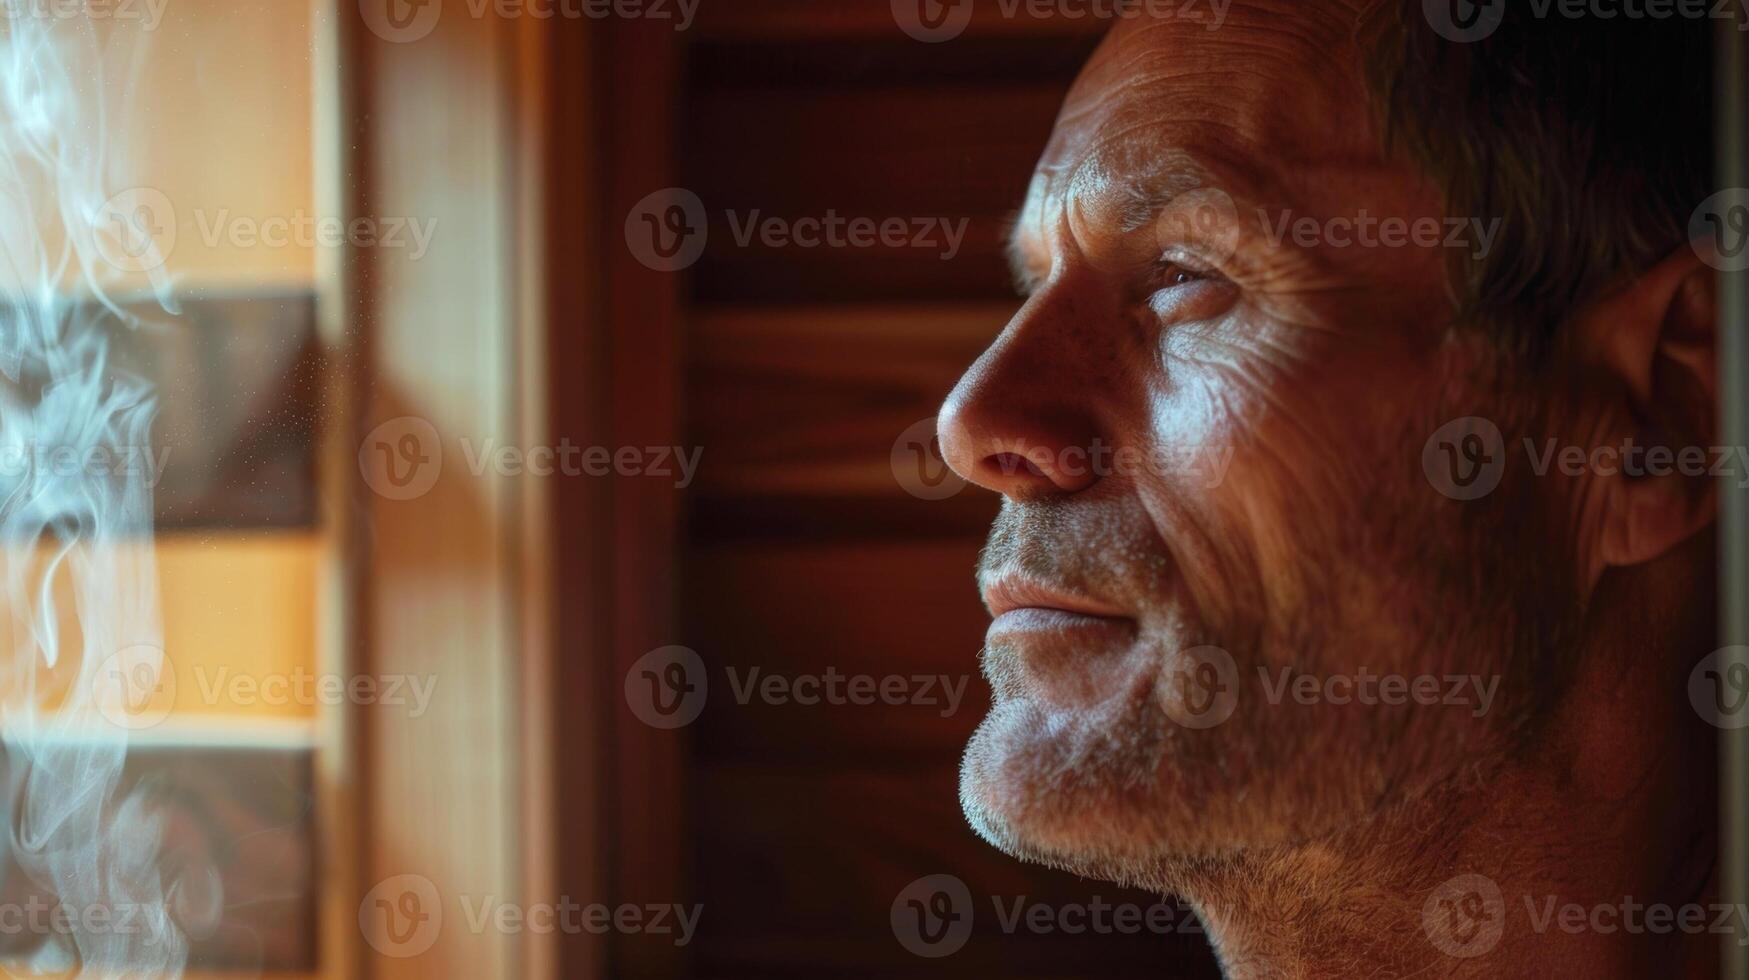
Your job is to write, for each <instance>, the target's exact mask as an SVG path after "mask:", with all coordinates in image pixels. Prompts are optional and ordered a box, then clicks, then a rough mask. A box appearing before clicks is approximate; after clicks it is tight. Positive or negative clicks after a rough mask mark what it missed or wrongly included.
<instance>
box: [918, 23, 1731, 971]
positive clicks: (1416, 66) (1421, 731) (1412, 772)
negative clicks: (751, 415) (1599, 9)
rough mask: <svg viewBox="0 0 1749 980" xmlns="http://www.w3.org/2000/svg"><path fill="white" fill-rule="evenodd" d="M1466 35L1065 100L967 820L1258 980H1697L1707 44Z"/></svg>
mask: <svg viewBox="0 0 1749 980" xmlns="http://www.w3.org/2000/svg"><path fill="white" fill-rule="evenodd" d="M1434 6H1439V5H1438V4H1432V5H1429V4H1423V3H1422V2H1420V0H1404V2H1401V3H1399V2H1397V0H1385V2H1382V3H1341V2H1319V3H1303V2H1299V3H1296V2H1286V0H1282V2H1243V0H1240V2H1235V3H1234V4H1233V5H1232V8H1231V9H1230V11H1229V12H1228V13H1227V16H1226V19H1225V22H1224V24H1223V25H1222V26H1221V28H1220V29H1219V30H1213V31H1211V30H1207V29H1206V27H1205V25H1203V24H1200V23H1198V22H1196V21H1195V20H1193V19H1188V18H1173V17H1142V18H1137V19H1133V20H1125V21H1120V22H1119V23H1118V24H1117V25H1116V26H1115V27H1114V29H1113V32H1112V33H1111V34H1110V36H1109V37H1108V38H1107V39H1106V41H1105V42H1104V44H1103V46H1102V47H1101V48H1100V50H1099V51H1098V52H1097V54H1096V55H1095V56H1094V58H1093V59H1092V61H1091V62H1090V63H1089V64H1088V66H1087V67H1086V69H1085V71H1084V73H1083V75H1082V77H1081V79H1080V80H1079V82H1078V83H1077V84H1076V86H1075V88H1074V90H1073V91H1072V93H1071V94H1070V96H1069V98H1068V100H1067V103H1066V105H1065V106H1064V107H1063V110H1062V113H1061V115H1060V117H1059V121H1058V125H1057V129H1056V132H1055V134H1054V135H1053V137H1052V139H1051V142H1050V144H1049V146H1048V147H1047V149H1046V150H1045V152H1044V155H1043V158H1042V160H1041V162H1040V163H1039V166H1038V169H1037V171H1036V173H1035V176H1034V180H1033V184H1032V188H1031V191H1030V193H1029V195H1028V197H1027V199H1026V201H1025V204H1024V206H1023V208H1022V210H1021V212H1020V214H1019V216H1018V218H1017V221H1016V226H1015V229H1014V233H1013V247H1012V251H1013V255H1014V260H1015V266H1016V275H1017V277H1018V279H1019V280H1020V283H1021V286H1022V291H1023V293H1024V295H1025V297H1026V298H1025V303H1024V306H1023V307H1022V308H1021V309H1020V311H1019V312H1018V313H1017V315H1016V316H1015V317H1014V319H1013V320H1012V322H1011V323H1010V324H1009V326H1008V327H1007V328H1006V329H1005V330H1004V331H1003V333H1002V334H1001V335H1000V337H998V338H997V339H996V340H995V341H994V343H993V344H992V345H991V347H990V348H989V349H988V350H987V351H986V352H985V353H984V355H983V356H982V357H981V358H980V359H979V360H978V361H977V362H976V363H975V364H974V365H973V366H972V367H971V368H970V369H969V370H968V372H967V373H966V375H965V377H964V378H963V379H962V380H961V382H960V384H959V386H958V387H957V388H956V389H955V391H954V392H953V394H952V395H951V397H950V398H949V400H948V402H947V404H946V406H945V408H944V409H943V412H942V416H941V420H940V437H941V445H942V451H943V454H944V456H945V458H946V459H947V460H948V462H949V463H950V464H951V465H952V466H953V467H954V469H955V470H956V471H957V472H958V473H959V474H960V475H961V476H963V477H965V478H966V479H968V480H971V481H973V482H975V483H978V484H981V485H982V486H984V487H986V488H988V489H990V490H994V491H996V492H998V493H1000V494H1001V495H1002V496H1003V507H1002V511H1001V515H1000V517H999V518H998V521H997V524H996V527H995V528H994V530H993V533H992V535H991V538H990V542H989V545H988V547H987V548H986V551H985V555H984V559H983V562H982V567H981V568H980V570H979V585H980V587H981V589H982V592H983V596H984V599H985V602H986V604H987V605H988V606H989V609H990V612H991V614H992V617H993V622H992V624H991V627H990V631H989V634H988V636H987V641H986V647H985V650H984V653H983V665H984V669H985V673H986V675H987V676H988V678H989V680H990V683H991V686H992V688H993V690H994V694H995V700H994V704H993V706H992V708H991V711H990V713H989V715H988V717H987V718H986V719H985V720H984V722H983V723H982V725H981V727H980V729H979V731H978V733H977V735H976V736H975V738H974V739H973V741H972V743H971V745H970V746H969V747H968V749H967V752H966V756H965V760H964V764H963V770H962V779H961V798H962V803H963V805H964V809H965V812H966V814H967V816H968V817H969V819H970V820H971V822H972V824H973V826H974V827H975V828H976V829H977V830H978V831H979V833H980V834H982V835H983V836H984V837H985V838H986V839H988V840H989V841H991V842H992V843H994V844H995V845H997V846H998V847H1000V848H1002V849H1004V850H1006V851H1008V852H1009V853H1011V854H1014V855H1016V856H1018V857H1021V858H1024V859H1028V860H1033V861H1038V862H1043V863H1046V864H1050V865H1053V866H1057V867H1061V868H1066V869H1070V870H1073V871H1076V872H1078V873H1082V874H1086V875H1091V876H1096V877H1099V878H1104V879H1110V880H1115V881H1119V882H1124V883H1129V884H1138V885H1143V886H1147V887H1151V888H1154V889H1157V890H1159V891H1162V892H1171V893H1174V894H1178V895H1182V896H1184V897H1185V898H1186V899H1188V900H1189V901H1190V902H1191V903H1192V904H1193V905H1194V906H1195V908H1196V909H1197V911H1198V913H1199V915H1200V916H1201V917H1202V919H1203V921H1204V922H1205V924H1206V926H1207V929H1208V932H1209V935H1210V937H1211V939H1212V940H1213V942H1214V944H1215V947H1216V951H1217V953H1218V954H1219V956H1220V958H1221V960H1222V963H1223V966H1224V968H1225V969H1226V971H1227V973H1228V975H1229V976H1234V977H1314V976H1358V975H1376V976H1640V975H1647V974H1648V971H1651V970H1653V969H1655V968H1656V969H1659V970H1660V971H1661V972H1663V973H1671V972H1676V973H1678V974H1681V973H1683V972H1684V971H1686V972H1687V973H1690V974H1693V975H1700V974H1702V973H1706V972H1709V971H1710V970H1712V969H1713V966H1712V964H1713V963H1714V962H1715V961H1714V959H1713V957H1714V953H1713V948H1714V946H1715V945H1716V943H1717V941H1718V938H1719V937H1718V935H1717V933H1716V932H1713V931H1710V930H1709V928H1694V927H1691V926H1689V925H1683V924H1682V923H1681V922H1680V921H1679V919H1680V917H1681V916H1682V915H1683V914H1684V910H1689V909H1692V908H1695V907H1699V908H1701V909H1710V908H1711V905H1709V903H1710V902H1712V900H1713V896H1712V890H1713V884H1712V881H1713V877H1714V870H1715V869H1714V859H1715V850H1716V848H1715V843H1714V820H1715V812H1714V805H1713V800H1714V795H1713V794H1714V789H1713V780H1714V769H1713V749H1712V744H1713V739H1714V737H1715V735H1716V729H1714V728H1713V727H1711V726H1709V725H1708V723H1707V719H1706V718H1704V717H1703V716H1702V714H1701V713H1700V712H1698V711H1697V710H1696V708H1695V707H1694V705H1693V703H1692V702H1691V699H1690V693H1689V679H1690V676H1691V671H1693V670H1695V668H1696V665H1697V663H1699V662H1700V661H1701V660H1702V659H1703V658H1705V657H1706V656H1707V655H1708V653H1709V651H1711V650H1712V649H1713V648H1714V646H1715V642H1714V636H1715V634H1714V602H1713V600H1712V598H1711V597H1712V595H1713V590H1714V581H1715V578H1714V546H1713V543H1712V540H1711V533H1710V530H1711V527H1712V523H1713V518H1714V508H1715V491H1714V483H1713V478H1712V477H1711V475H1710V472H1707V471H1703V472H1696V471H1695V470H1694V469H1693V468H1691V467H1684V466H1679V465H1675V463H1674V461H1675V460H1680V459H1683V458H1686V457H1685V456H1684V451H1685V450H1694V451H1702V452H1704V451H1708V450H1709V449H1710V447H1713V446H1714V445H1715V443H1716V434H1715V432H1714V404H1715V395H1714V374H1715V360H1714V359H1715V343H1714V327H1713V322H1714V308H1713V277H1714V273H1715V270H1714V268H1713V266H1712V265H1710V264H1709V262H1708V259H1707V256H1706V255H1705V254H1704V253H1703V251H1701V250H1699V249H1697V247H1695V246H1694V245H1693V244H1691V219H1692V218H1693V216H1694V214H1695V211H1696V207H1697V205H1699V204H1700V203H1701V202H1702V201H1704V200H1705V199H1707V198H1708V196H1709V195H1711V194H1712V193H1713V191H1714V190H1715V188H1713V187H1711V186H1710V184H1711V179H1710V169H1711V165H1712V156H1711V145H1710V138H1709V132H1710V120H1711V108H1710V101H1709V98H1708V89H1709V82H1710V76H1709V69H1708V50H1709V48H1708V44H1709V37H1710V27H1711V25H1710V24H1709V22H1708V21H1707V20H1705V19H1704V18H1701V19H1693V18H1689V19H1683V18H1675V19H1666V20H1657V21H1645V22H1636V23H1632V24H1628V23H1624V22H1619V21H1599V20H1596V19H1587V18H1578V19H1573V18H1563V17H1561V16H1560V15H1559V14H1558V13H1547V12H1545V13H1538V12H1537V11H1535V10H1533V9H1532V8H1531V7H1530V6H1522V7H1521V6H1517V5H1515V6H1512V7H1511V8H1510V9H1507V10H1506V12H1505V13H1504V14H1503V15H1495V14H1491V16H1495V21H1494V22H1493V23H1490V24H1486V25H1483V24H1480V23H1479V22H1472V23H1470V24H1469V25H1468V26H1467V27H1466V26H1465V25H1464V24H1463V23H1459V22H1457V21H1451V22H1445V23H1440V22H1439V18H1437V17H1432V16H1431V15H1430V8H1431V7H1434ZM1459 6H1466V5H1459ZM1477 9H1480V8H1477ZM1487 9H1488V10H1489V11H1496V10H1500V9H1502V8H1500V7H1495V6H1490V7H1489V8H1487ZM1457 12H1459V13H1461V12H1462V11H1457ZM1474 12H1475V11H1474V10H1471V11H1470V13H1474ZM1454 25H1455V27H1454ZM1482 27H1486V28H1487V30H1486V31H1485V34H1486V36H1484V37H1475V38H1471V37H1465V36H1463V32H1464V31H1466V30H1468V31H1470V32H1471V33H1476V32H1477V31H1478V30H1479V29H1480V28H1482ZM1454 34H1456V35H1457V37H1456V38H1455V39H1454ZM1666 458H1668V459H1669V460H1671V461H1672V462H1671V463H1670V464H1668V465H1662V466H1660V465H1655V460H1662V459H1666ZM1654 908H1655V909H1662V910H1663V911H1664V912H1665V913H1668V915H1667V916H1666V917H1667V918H1670V919H1671V921H1669V922H1668V923H1667V924H1666V925H1665V926H1664V927H1662V928H1660V927H1658V926H1657V925H1656V924H1655V922H1653V921H1652V920H1651V919H1649V917H1648V913H1647V910H1648V909H1654ZM1571 909H1577V910H1579V911H1578V913H1576V914H1571V913H1570V912H1569V910H1571ZM1707 918H1708V920H1709V921H1708V923H1707V926H1708V927H1710V926H1711V921H1710V919H1711V917H1710V916H1708V917H1707ZM1574 922H1577V923H1579V925H1578V927H1577V928H1570V926H1571V925H1572V924H1573V923H1574ZM1633 923H1638V927H1637V928H1636V927H1635V926H1634V925H1633ZM1672 964H1677V966H1676V967H1675V969H1674V971H1673V970H1672Z"/></svg>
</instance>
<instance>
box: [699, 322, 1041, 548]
mask: <svg viewBox="0 0 1749 980" xmlns="http://www.w3.org/2000/svg"><path fill="white" fill-rule="evenodd" d="M1011 312H1012V306H1005V305H1000V304H997V305H962V306H955V307H900V306H892V307H861V308H857V307H846V308H829V307H822V308H800V309H780V308H754V309H739V310H715V311H706V312H703V313H700V314H696V315H695V316H694V317H693V321H692V325H691V354H690V361H691V363H690V368H689V375H688V381H689V385H690V389H689V391H690V395H689V401H688V432H689V436H688V439H689V444H691V445H694V446H698V447H701V448H702V449H703V450H704V457H703V463H702V465H701V467H700V469H699V483H698V485H697V487H696V488H695V489H694V491H693V492H694V493H695V494H696V495H699V496H701V497H703V498H707V499H708V498H722V497H735V498H751V497H761V496H765V497H770V496H781V497H785V498H791V499H794V498H805V497H813V498H821V497H829V498H834V499H845V498H860V499H862V500H865V501H871V502H879V501H885V502H887V503H889V504H891V505H893V506H897V507H906V506H909V505H915V504H918V503H928V504H935V505H943V504H944V502H943V501H918V500H916V499H914V498H912V497H910V496H908V495H907V494H906V491H905V489H904V485H903V484H901V483H900V482H899V480H898V478H897V477H896V476H895V475H894V471H893V463H892V454H893V448H894V445H895V443H897V442H899V440H900V437H901V436H904V435H906V434H907V432H908V431H910V430H912V429H913V428H914V427H915V426H917V425H918V424H919V423H921V422H924V421H926V420H928V419H930V418H933V417H934V415H935V414H936V411H937V409H938V407H939V406H940V404H941V402H942V400H943V399H944V398H945V397H946V396H947V393H948V392H949V391H950V390H951V389H952V388H953V385H954V383H955V381H956V380H957V379H958V378H959V376H960V374H961V373H962V372H963V371H964V370H965V369H966V367H967V366H969V365H970V364H971V363H972V361H973V360H975V359H976V358H977V356H978V354H979V353H980V352H981V351H982V350H983V349H984V347H985V346H986V345H988V344H989V343H990V341H991V340H993V339H994V338H995V337H996V335H997V334H998V333H999V332H1000V331H1001V329H1002V326H1003V324H1004V323H1006V321H1007V319H1008V317H1009V315H1010V314H1011ZM965 493H966V494H973V495H975V493H976V492H975V491H969V490H968V491H966V492H965ZM949 506H951V504H950V505H949ZM912 509H913V510H915V507H912ZM962 513H963V511H962ZM974 513H977V514H982V513H983V511H982V509H981V508H980V509H978V510H976V511H974Z"/></svg>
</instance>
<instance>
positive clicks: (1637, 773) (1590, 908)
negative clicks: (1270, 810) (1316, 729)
mask: <svg viewBox="0 0 1749 980" xmlns="http://www.w3.org/2000/svg"><path fill="white" fill-rule="evenodd" d="M1622 662H1624V663H1631V662H1632V661H1622ZM1642 672H1644V673H1647V674H1658V675H1660V676H1659V677H1658V678H1652V677H1640V676H1624V674H1623V673H1622V672H1621V671H1616V672H1615V676H1613V677H1612V676H1609V675H1610V671H1609V670H1607V669H1599V666H1598V662H1597V661H1593V662H1592V666H1591V669H1589V670H1585V671H1582V674H1586V675H1588V676H1582V677H1581V678H1580V679H1579V683H1578V684H1577V685H1576V687H1575V689H1574V690H1573V691H1572V694H1573V696H1572V697H1569V698H1567V699H1565V704H1566V705H1567V707H1564V708H1562V709H1560V710H1559V711H1558V712H1557V715H1556V717H1555V720H1554V724H1553V725H1551V726H1549V727H1548V728H1546V729H1544V735H1543V737H1541V738H1539V739H1538V740H1537V748H1536V749H1535V750H1534V751H1531V752H1527V753H1524V754H1522V756H1521V757H1520V758H1516V759H1513V760H1512V761H1511V762H1509V763H1507V764H1506V765H1505V766H1504V767H1503V768H1502V769H1501V770H1500V771H1499V772H1496V773H1492V774H1490V775H1488V776H1487V777H1485V778H1484V777H1482V776H1481V775H1479V774H1478V775H1473V776H1472V777H1471V780H1472V782H1471V784H1470V785H1462V784H1461V781H1460V784H1455V785H1451V786H1448V787H1447V788H1446V789H1445V790H1443V791H1442V792H1441V793H1440V794H1439V797H1440V798H1438V799H1427V800H1423V801H1421V802H1419V803H1418V804H1416V805H1413V806H1409V807H1406V808H1404V809H1402V810H1400V811H1398V812H1394V813H1390V814H1388V815H1382V816H1380V817H1379V818H1378V819H1376V820H1375V821H1374V822H1373V823H1372V824H1371V825H1369V826H1366V827H1363V828H1360V829H1357V830H1356V831H1354V832H1351V833H1347V834H1344V835H1343V836H1342V837H1340V838H1336V839H1331V840H1327V841H1320V842H1316V843H1313V844H1310V845H1305V846H1300V847H1295V848H1292V849H1288V850H1283V851H1280V852H1277V853H1274V854H1272V855H1270V856H1268V857H1257V858H1253V859H1248V860H1243V861H1239V862H1236V863H1234V864H1233V865H1231V866H1229V867H1228V868H1227V869H1226V870H1224V871H1222V872H1219V873H1215V874H1210V875H1208V876H1206V877H1205V878H1203V879H1202V880H1198V881H1193V882H1190V883H1188V886H1187V887H1186V888H1185V889H1184V891H1185V892H1186V897H1187V898H1189V899H1190V901H1191V902H1192V904H1193V905H1195V906H1196V908H1197V910H1198V912H1199V914H1200V915H1201V916H1202V918H1203V922H1204V924H1205V926H1206V928H1207V929H1208V931H1209V934H1210V936H1211V938H1212V939H1213V941H1214V943H1215V947H1216V950H1217V951H1218V952H1219V954H1220V956H1221V960H1222V963H1223V964H1224V966H1225V969H1226V971H1227V975H1228V976H1229V977H1231V978H1235V980H1249V978H1254V977H1256V978H1262V977H1268V978H1297V977H1305V978H1313V977H1336V976H1341V977H1347V976H1354V975H1362V974H1365V975H1381V976H1383V975H1396V976H1429V977H1432V976H1439V977H1465V976H1487V977H1503V976H1504V977H1511V976H1526V977H1546V976H1589V977H1616V976H1620V977H1632V976H1642V975H1646V971H1647V970H1649V969H1652V968H1654V967H1656V968H1657V969H1658V971H1659V973H1660V974H1663V975H1675V976H1683V975H1693V976H1701V975H1707V976H1711V975H1716V962H1717V960H1716V950H1717V948H1718V947H1719V944H1720V943H1721V942H1722V941H1723V940H1724V938H1725V937H1724V936H1722V935H1721V934H1720V933H1719V932H1718V931H1716V930H1717V929H1718V928H1719V926H1717V925H1715V923H1727V922H1728V923H1729V925H1730V926H1732V927H1738V928H1741V927H1742V926H1743V925H1745V924H1749V913H1746V912H1735V911H1734V912H1732V913H1731V915H1730V916H1729V917H1725V918H1721V916H1722V915H1723V913H1722V912H1721V910H1720V908H1719V906H1718V905H1717V904H1716V903H1717V897H1716V895H1715V894H1714V889H1713V887H1712V882H1711V881H1710V880H1709V879H1710V874H1711V869H1712V862H1713V856H1714V854H1715V847H1716V840H1715V837H1714V832H1715V828H1716V818H1715V807H1714V804H1713V801H1714V799H1715V796H1714V789H1713V787H1714V782H1715V777H1714V773H1715V769H1714V766H1713V764H1712V761H1711V760H1712V759H1713V754H1712V751H1711V745H1712V733H1713V730H1712V729H1711V728H1709V727H1707V726H1706V725H1705V724H1704V723H1702V722H1700V720H1699V718H1698V717H1697V716H1696V714H1695V713H1694V712H1693V711H1692V710H1691V709H1690V708H1689V706H1688V704H1687V701H1686V697H1685V696H1684V694H1683V692H1682V691H1681V690H1680V683H1681V681H1682V680H1684V679H1685V678H1684V677H1681V676H1677V677H1675V678H1672V677H1669V676H1665V675H1668V674H1669V670H1668V669H1667V668H1666V669H1664V670H1656V669H1653V668H1652V667H1651V666H1650V665H1648V664H1641V665H1639V666H1630V667H1627V668H1626V674H1627V675H1639V674H1641V673H1642ZM1673 688H1674V689H1673ZM1654 733H1665V734H1664V736H1663V737H1656V736H1655V734H1654ZM1738 916H1741V918H1738ZM1673 967H1674V969H1673Z"/></svg>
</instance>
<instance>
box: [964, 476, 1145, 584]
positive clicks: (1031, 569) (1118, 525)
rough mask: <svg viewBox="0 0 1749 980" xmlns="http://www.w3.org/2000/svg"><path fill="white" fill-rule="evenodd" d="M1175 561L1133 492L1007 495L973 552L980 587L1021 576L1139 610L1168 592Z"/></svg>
mask: <svg viewBox="0 0 1749 980" xmlns="http://www.w3.org/2000/svg"><path fill="white" fill-rule="evenodd" d="M1176 567H1177V566H1176V562H1174V561H1173V559H1172V555H1171V553H1170V551H1169V550H1168V549H1167V547H1166V544H1165V542H1164V541H1162V540H1161V538H1160V535H1159V533H1158V531H1157V530H1156V529H1155V527H1154V525H1153V522H1152V521H1150V520H1149V519H1148V515H1147V514H1146V512H1144V511H1143V509H1142V507H1141V505H1140V504H1139V503H1138V502H1136V501H1135V500H1134V499H1133V498H1129V497H1118V496H1113V497H1110V498H1107V499H1103V500H1088V499H1081V498H1079V497H1077V498H1065V499H1053V500H1038V501H1028V502H1015V501H1012V500H1004V501H1003V503H1002V510H1001V511H1000V513H998V514H997V516H996V521H995V523H994V524H992V525H991V528H990V537H989V539H988V540H987V541H986V542H985V544H984V548H983V551H982V552H981V554H980V555H979V558H978V586H979V588H980V589H981V590H982V589H987V588H989V586H990V585H991V584H992V583H994V582H996V581H998V580H1000V579H1004V578H1010V577H1020V578H1025V579H1031V580H1036V581H1039V582H1043V583H1048V584H1050V585H1053V586H1056V587H1059V588H1062V589H1065V590H1067V591H1070V592H1076V593H1082V594H1085V595H1088V596H1092V597H1095V598H1098V599H1102V600H1105V601H1108V602H1112V603H1114V604H1117V605H1122V606H1125V607H1127V608H1130V609H1132V610H1137V611H1140V610H1144V609H1146V608H1147V607H1148V606H1149V605H1150V604H1151V603H1152V602H1153V601H1157V600H1158V598H1159V597H1160V596H1162V595H1164V594H1165V592H1166V590H1167V588H1168V586H1169V585H1170V583H1171V581H1172V578H1173V576H1174V574H1175V570H1176Z"/></svg>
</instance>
